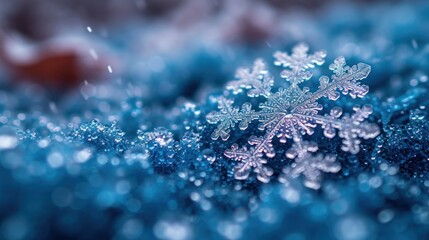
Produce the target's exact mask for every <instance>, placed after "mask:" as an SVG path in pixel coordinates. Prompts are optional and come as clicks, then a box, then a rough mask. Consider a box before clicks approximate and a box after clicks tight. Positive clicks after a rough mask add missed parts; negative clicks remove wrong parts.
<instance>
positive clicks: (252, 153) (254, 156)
mask: <svg viewBox="0 0 429 240" xmlns="http://www.w3.org/2000/svg"><path fill="white" fill-rule="evenodd" d="M224 154H225V156H226V157H228V158H231V159H234V160H235V161H238V162H239V163H238V164H237V166H236V167H235V168H234V177H235V178H236V179H238V180H244V179H247V178H248V177H249V174H250V172H251V171H252V169H254V172H255V173H256V174H257V178H258V180H259V181H261V182H264V183H267V182H269V181H270V176H271V175H272V174H273V170H272V169H271V168H269V167H266V166H264V164H266V163H267V160H266V159H265V158H263V154H262V152H260V151H259V150H257V149H255V148H253V147H252V148H250V149H247V147H246V146H244V147H241V148H240V147H239V146H238V144H233V145H232V146H231V148H230V149H227V150H226V151H225V153H224Z"/></svg>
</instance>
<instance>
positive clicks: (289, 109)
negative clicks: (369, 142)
mask: <svg viewBox="0 0 429 240" xmlns="http://www.w3.org/2000/svg"><path fill="white" fill-rule="evenodd" d="M325 56H326V52H325V51H318V52H315V53H314V54H311V55H310V54H308V46H307V45H305V44H299V45H297V46H295V47H294V48H293V51H292V54H291V55H289V54H288V53H284V52H276V53H275V54H274V58H275V61H274V64H275V65H277V66H282V67H283V68H284V70H283V71H282V72H281V77H282V78H284V79H285V80H286V81H288V82H289V85H288V87H287V88H285V89H283V88H279V89H278V91H276V92H273V91H272V87H273V85H274V79H273V77H272V76H271V75H270V73H269V72H268V70H267V67H266V64H265V63H264V62H263V61H262V60H260V59H258V60H256V61H255V63H254V66H253V68H252V69H248V68H240V69H238V70H237V73H236V78H237V80H236V81H232V82H230V83H229V84H228V85H227V87H226V88H227V89H228V90H232V92H233V93H234V94H238V93H240V92H242V91H246V93H247V96H248V97H250V98H254V97H260V96H261V97H263V98H265V101H264V102H262V103H261V104H259V110H253V109H252V105H251V104H250V103H248V102H246V103H244V104H243V105H242V106H241V108H239V107H236V106H234V105H233V104H234V100H233V99H229V98H225V97H220V98H218V99H217V102H218V108H219V111H215V112H211V113H209V114H208V115H207V116H206V118H207V121H208V122H209V123H210V124H218V125H217V128H216V129H215V130H214V132H213V134H212V135H211V138H212V139H213V140H217V139H218V138H221V139H222V140H223V141H226V140H228V138H229V136H230V132H231V129H234V128H235V126H236V125H237V124H238V127H239V129H240V130H246V129H247V128H248V126H249V124H250V123H251V122H252V121H259V127H258V128H259V130H260V131H263V132H264V134H262V135H261V136H251V137H250V138H249V139H248V146H241V147H240V146H239V145H238V144H233V145H232V146H231V148H230V149H228V150H226V151H225V153H224V154H225V156H226V157H228V158H231V159H233V160H235V161H238V164H237V166H236V168H235V169H234V172H235V178H236V179H240V180H242V179H247V178H248V176H249V175H250V173H251V171H252V170H254V172H255V173H256V174H257V178H258V179H259V180H260V181H262V182H269V180H270V176H271V175H272V174H273V170H272V169H270V168H269V167H267V166H266V165H265V164H266V163H267V161H268V160H269V159H270V158H273V157H274V156H275V154H276V152H275V150H274V148H273V143H272V141H273V139H274V138H275V137H277V138H278V139H279V142H280V143H286V141H289V140H290V139H291V140H292V141H293V144H292V147H291V148H290V149H289V150H288V151H287V152H286V157H287V158H290V159H294V163H293V164H291V166H288V167H286V168H285V169H284V170H283V172H284V176H283V179H290V178H296V177H298V176H301V175H302V176H303V177H304V178H305V182H304V183H305V185H306V186H307V187H311V188H315V189H317V188H319V187H320V182H321V178H322V172H332V173H336V172H338V171H339V170H340V164H339V163H337V162H336V160H335V156H333V155H326V156H323V155H322V154H320V153H317V150H318V145H317V144H316V143H314V142H309V141H306V140H304V138H303V137H304V135H312V134H313V132H314V129H315V128H316V127H317V126H320V127H321V128H322V129H323V133H324V136H325V137H326V138H333V137H335V135H336V134H337V133H338V136H339V137H340V138H342V148H341V149H342V150H343V151H346V152H350V153H352V154H356V153H358V152H359V145H360V142H361V140H360V139H361V138H363V139H368V138H374V137H376V136H377V135H378V133H379V129H378V127H377V126H376V125H375V124H371V123H368V122H366V121H365V119H366V118H368V116H369V115H370V114H371V112H372V109H371V106H363V107H362V108H360V107H355V108H354V113H352V114H347V113H346V114H343V112H342V109H341V108H339V107H334V108H332V109H331V110H330V113H329V114H324V115H322V114H320V113H319V112H320V111H321V110H322V108H323V107H322V105H321V104H319V103H318V101H319V100H320V99H321V98H327V99H329V100H332V101H335V100H337V99H338V98H339V97H340V96H341V94H340V92H341V93H342V94H344V95H350V96H351V97H352V98H356V97H360V98H361V97H363V96H364V95H365V94H367V93H368V86H365V85H361V84H360V82H359V81H360V80H362V79H364V78H366V77H367V76H368V74H369V72H370V71H371V67H370V66H369V65H367V64H364V63H358V64H357V65H354V66H351V67H350V66H347V65H346V62H345V60H344V58H343V57H339V58H337V59H336V60H335V61H334V63H332V64H331V65H330V66H329V69H330V70H332V71H333V75H332V76H331V77H328V76H322V77H320V78H319V82H320V85H319V87H318V89H317V90H316V91H314V92H310V89H309V88H308V87H303V88H301V87H300V84H302V83H303V82H305V81H307V80H309V79H311V77H312V73H311V72H310V71H309V69H312V68H314V67H315V66H316V65H322V64H323V63H324V58H325ZM338 90H339V91H340V92H338Z"/></svg>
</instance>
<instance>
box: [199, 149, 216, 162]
mask: <svg viewBox="0 0 429 240" xmlns="http://www.w3.org/2000/svg"><path fill="white" fill-rule="evenodd" d="M202 154H203V158H204V159H205V160H207V161H209V163H213V162H214V161H216V153H215V152H214V151H213V150H212V149H210V148H207V149H204V150H203V151H202Z"/></svg>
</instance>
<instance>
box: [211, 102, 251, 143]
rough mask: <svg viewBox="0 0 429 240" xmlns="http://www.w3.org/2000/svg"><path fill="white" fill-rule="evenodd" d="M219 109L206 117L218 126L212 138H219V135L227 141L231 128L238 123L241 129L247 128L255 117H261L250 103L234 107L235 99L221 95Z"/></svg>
mask: <svg viewBox="0 0 429 240" xmlns="http://www.w3.org/2000/svg"><path fill="white" fill-rule="evenodd" d="M217 101H218V103H219V104H218V108H219V111H218V112H216V111H213V112H210V113H209V114H207V116H206V119H207V121H208V122H209V123H210V124H217V123H218V126H217V128H216V129H215V130H214V131H213V133H212V135H211V138H212V139H213V140H217V139H218V138H219V137H220V138H221V139H222V140H223V141H226V140H228V138H229V133H230V132H231V128H233V127H235V125H236V123H239V124H238V126H239V128H240V130H246V129H247V127H248V126H249V123H250V122H252V121H253V120H254V119H258V118H259V114H258V113H256V112H255V111H254V110H252V105H251V104H250V103H244V104H243V105H242V107H241V109H239V108H238V107H234V106H233V103H234V100H232V99H226V98H224V97H220V98H219V99H217Z"/></svg>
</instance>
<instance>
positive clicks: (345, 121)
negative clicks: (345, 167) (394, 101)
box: [297, 105, 379, 154]
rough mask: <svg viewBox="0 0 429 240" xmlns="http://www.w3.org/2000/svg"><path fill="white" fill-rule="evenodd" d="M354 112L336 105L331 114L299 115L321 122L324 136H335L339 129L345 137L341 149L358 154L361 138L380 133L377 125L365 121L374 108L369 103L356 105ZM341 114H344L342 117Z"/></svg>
mask: <svg viewBox="0 0 429 240" xmlns="http://www.w3.org/2000/svg"><path fill="white" fill-rule="evenodd" d="M353 110H354V111H355V113H354V114H352V115H351V116H350V115H349V114H344V115H343V111H342V109H341V108H339V107H334V108H332V109H331V111H330V114H325V115H324V116H321V115H301V114H297V116H299V117H302V118H304V119H312V120H314V121H315V122H316V123H317V124H320V125H321V126H322V128H323V129H324V131H323V133H324V136H325V137H327V138H333V137H335V135H336V129H337V130H338V136H339V137H341V138H342V139H343V146H342V147H341V149H342V150H343V151H345V152H350V153H352V154H356V153H358V152H359V150H360V147H359V144H360V142H361V141H360V140H359V138H363V139H369V138H374V137H376V136H377V135H378V134H379V129H378V127H377V125H375V124H371V123H368V122H366V121H365V119H367V118H368V117H369V115H370V114H371V113H372V108H371V107H370V106H368V105H366V106H363V107H362V108H359V107H358V106H356V107H354V108H353ZM341 115H343V117H342V118H340V117H341Z"/></svg>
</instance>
